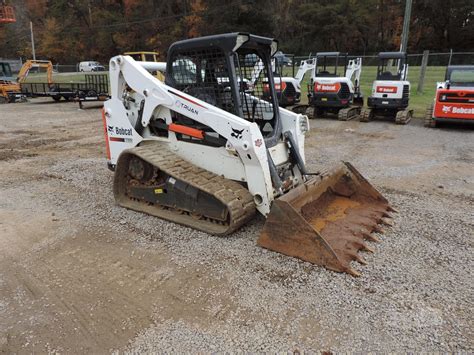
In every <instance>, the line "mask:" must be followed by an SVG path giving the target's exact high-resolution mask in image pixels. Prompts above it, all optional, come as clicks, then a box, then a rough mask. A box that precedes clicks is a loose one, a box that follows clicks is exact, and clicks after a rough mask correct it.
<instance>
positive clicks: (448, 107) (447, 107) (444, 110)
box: [442, 105, 451, 113]
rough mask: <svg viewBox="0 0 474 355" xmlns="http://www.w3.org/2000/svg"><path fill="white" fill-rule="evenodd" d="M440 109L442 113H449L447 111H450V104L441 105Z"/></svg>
mask: <svg viewBox="0 0 474 355" xmlns="http://www.w3.org/2000/svg"><path fill="white" fill-rule="evenodd" d="M442 110H443V112H444V113H449V112H451V106H446V105H443V108H442Z"/></svg>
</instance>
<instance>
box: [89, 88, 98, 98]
mask: <svg viewBox="0 0 474 355" xmlns="http://www.w3.org/2000/svg"><path fill="white" fill-rule="evenodd" d="M87 97H97V92H96V91H95V90H89V91H88V92H87Z"/></svg>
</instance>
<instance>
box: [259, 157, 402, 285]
mask: <svg viewBox="0 0 474 355" xmlns="http://www.w3.org/2000/svg"><path fill="white" fill-rule="evenodd" d="M389 211H395V210H394V209H393V208H391V207H390V206H389V203H388V201H387V200H386V199H385V198H384V197H383V196H382V195H381V194H380V193H379V192H378V191H377V190H376V189H375V188H374V187H373V186H372V185H371V184H370V183H369V182H368V181H367V180H366V179H365V178H364V177H363V176H362V175H361V174H360V173H359V172H358V171H357V170H356V169H355V168H354V167H353V166H352V165H351V164H350V163H347V162H344V163H343V165H342V167H340V168H338V169H337V170H335V171H333V172H331V173H326V174H322V175H320V176H318V177H315V178H312V179H311V180H308V181H307V182H306V183H305V184H303V185H300V186H298V187H297V188H295V189H293V190H291V191H290V192H288V193H287V194H285V195H283V196H281V197H280V198H278V199H276V200H275V201H273V205H272V208H271V210H270V213H269V215H268V217H267V221H266V223H265V226H264V228H263V231H262V234H261V235H260V237H259V239H258V242H257V243H258V245H260V246H262V247H264V248H267V249H269V250H273V251H277V252H279V253H282V254H285V255H289V256H293V257H296V258H299V259H302V260H305V261H309V262H311V263H313V264H317V265H322V266H324V267H326V268H328V269H330V270H334V271H338V272H346V273H349V274H351V275H353V276H359V275H360V274H359V272H357V271H356V270H354V269H353V268H352V267H351V262H352V261H358V262H360V263H362V264H365V260H364V259H363V258H362V257H361V256H360V255H359V254H358V251H359V250H365V251H371V252H372V251H373V250H372V249H371V248H370V247H369V246H368V245H367V244H366V243H365V240H370V241H378V239H377V238H376V237H375V236H372V235H371V233H372V232H383V230H382V229H381V228H380V227H379V224H386V225H392V223H391V220H390V217H391V216H390V215H389V214H388V212H389Z"/></svg>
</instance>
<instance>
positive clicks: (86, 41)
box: [0, 0, 474, 64]
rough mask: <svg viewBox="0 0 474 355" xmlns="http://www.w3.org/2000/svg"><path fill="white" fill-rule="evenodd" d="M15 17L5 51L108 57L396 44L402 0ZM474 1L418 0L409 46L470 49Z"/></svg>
mask: <svg viewBox="0 0 474 355" xmlns="http://www.w3.org/2000/svg"><path fill="white" fill-rule="evenodd" d="M8 3H9V4H10V5H12V6H14V8H15V12H16V17H17V22H16V23H13V24H3V25H0V57H8V58H15V57H23V58H25V59H26V58H31V55H32V53H31V42H30V21H31V22H32V23H33V28H34V35H35V44H36V56H37V58H41V59H50V60H52V61H54V62H59V63H68V64H72V63H76V62H78V61H81V60H99V61H102V62H107V61H108V59H109V58H110V57H112V56H113V55H116V54H119V53H123V52H126V51H138V50H153V51H157V52H159V53H160V56H161V58H162V59H165V57H166V51H167V48H168V47H169V45H170V44H171V43H172V42H174V41H177V40H181V39H185V38H191V37H196V36H202V35H209V34H218V33H225V32H236V31H242V32H250V33H254V34H259V35H262V36H269V37H274V38H276V39H278V40H279V43H280V49H281V50H283V51H284V52H286V53H293V54H296V55H307V54H309V53H315V52H317V51H347V52H349V53H351V54H371V53H376V52H379V51H391V50H399V48H400V38H401V32H402V26H403V14H404V8H405V0H318V1H316V0H224V1H222V0H167V1H164V0H10V1H8ZM473 48H474V2H473V1H472V0H413V9H412V16H411V21H410V37H409V42H408V52H416V53H419V52H421V51H422V50H424V49H430V50H431V51H449V50H450V49H453V50H454V51H470V50H471V51H472V50H473Z"/></svg>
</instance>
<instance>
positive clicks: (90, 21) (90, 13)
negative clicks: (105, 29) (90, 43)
mask: <svg viewBox="0 0 474 355" xmlns="http://www.w3.org/2000/svg"><path fill="white" fill-rule="evenodd" d="M87 7H88V8H89V26H90V27H92V26H93V24H92V9H91V1H90V0H89V2H88V4H87Z"/></svg>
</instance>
